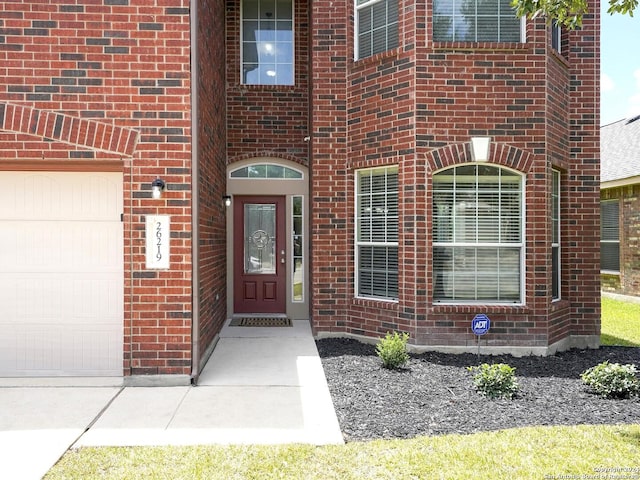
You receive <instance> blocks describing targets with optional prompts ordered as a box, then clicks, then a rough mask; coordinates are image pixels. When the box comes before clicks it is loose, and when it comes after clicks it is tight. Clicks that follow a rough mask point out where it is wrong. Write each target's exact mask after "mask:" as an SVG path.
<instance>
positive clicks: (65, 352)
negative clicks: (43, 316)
mask: <svg viewBox="0 0 640 480" xmlns="http://www.w3.org/2000/svg"><path fill="white" fill-rule="evenodd" d="M0 328H3V329H5V326H4V325H3V326H2V327H0ZM3 340H4V341H5V345H2V347H3V348H2V350H1V351H0V364H1V365H3V367H4V368H5V369H6V372H4V373H3V376H13V377H15V376H60V375H77V376H121V375H122V328H116V327H114V326H113V325H108V324H105V325H99V324H98V325H96V324H94V325H92V326H91V328H83V329H82V330H79V329H77V328H75V326H73V325H52V324H39V325H22V326H15V325H14V326H13V328H9V329H7V330H6V335H4V336H3Z"/></svg>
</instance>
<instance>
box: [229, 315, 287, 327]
mask: <svg viewBox="0 0 640 480" xmlns="http://www.w3.org/2000/svg"><path fill="white" fill-rule="evenodd" d="M229 326H230V327H290V326H291V319H290V318H286V317H241V318H234V319H233V320H231V323H229Z"/></svg>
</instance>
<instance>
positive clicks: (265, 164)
mask: <svg viewBox="0 0 640 480" xmlns="http://www.w3.org/2000/svg"><path fill="white" fill-rule="evenodd" d="M270 165H273V166H276V167H282V168H285V169H288V170H293V171H294V172H296V173H299V174H300V175H301V177H300V178H289V177H285V178H271V177H234V176H233V174H234V173H235V172H237V171H239V170H243V169H245V168H251V167H260V166H266V167H268V166H270ZM229 178H233V179H234V180H241V181H244V180H287V181H290V180H293V181H300V180H304V172H303V171H302V170H298V169H297V168H293V167H288V166H286V165H282V164H280V163H275V162H256V163H250V164H248V165H242V166H241V167H238V168H234V169H233V170H230V171H229Z"/></svg>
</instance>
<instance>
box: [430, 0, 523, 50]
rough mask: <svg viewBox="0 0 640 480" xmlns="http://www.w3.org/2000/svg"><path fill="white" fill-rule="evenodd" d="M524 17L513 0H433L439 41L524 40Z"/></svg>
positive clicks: (435, 35)
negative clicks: (521, 16) (517, 15)
mask: <svg viewBox="0 0 640 480" xmlns="http://www.w3.org/2000/svg"><path fill="white" fill-rule="evenodd" d="M523 22H524V19H522V20H521V19H519V18H518V17H516V14H515V12H514V10H513V8H512V7H511V0H434V2H433V40H434V41H436V42H521V41H522V39H523V25H524V23H523Z"/></svg>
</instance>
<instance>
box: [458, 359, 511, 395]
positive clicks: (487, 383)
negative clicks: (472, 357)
mask: <svg viewBox="0 0 640 480" xmlns="http://www.w3.org/2000/svg"><path fill="white" fill-rule="evenodd" d="M469 371H471V372H473V371H476V374H475V375H474V377H473V383H474V384H475V386H476V389H477V390H478V391H479V392H480V393H483V394H484V395H486V396H487V397H489V398H500V397H504V398H513V397H514V396H515V394H516V393H517V391H518V382H517V381H516V376H515V371H516V369H515V368H514V367H511V366H509V365H507V364H506V363H494V364H492V365H489V364H487V363H483V364H482V365H480V366H479V367H469Z"/></svg>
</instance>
